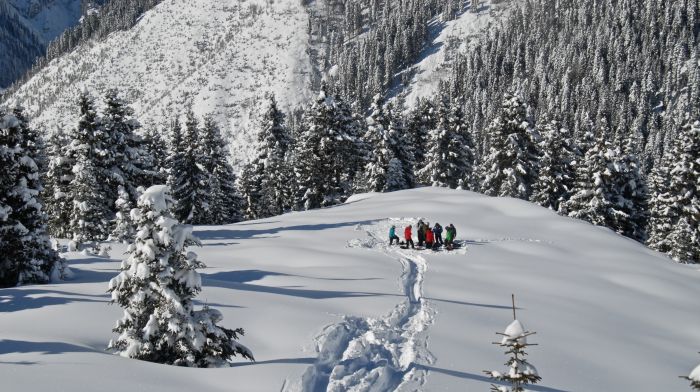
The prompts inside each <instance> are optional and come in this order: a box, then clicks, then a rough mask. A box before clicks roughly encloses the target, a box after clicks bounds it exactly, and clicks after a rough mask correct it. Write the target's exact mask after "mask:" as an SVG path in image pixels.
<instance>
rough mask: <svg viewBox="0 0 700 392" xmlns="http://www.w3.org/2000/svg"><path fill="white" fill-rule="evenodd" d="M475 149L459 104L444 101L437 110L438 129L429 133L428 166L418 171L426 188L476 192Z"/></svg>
mask: <svg viewBox="0 0 700 392" xmlns="http://www.w3.org/2000/svg"><path fill="white" fill-rule="evenodd" d="M474 160H475V157H474V146H473V143H472V140H471V135H469V134H467V133H466V130H465V128H464V113H463V112H462V109H461V107H460V106H459V104H455V105H454V106H452V107H451V104H450V102H449V101H448V100H446V99H445V100H443V101H441V103H440V106H439V107H438V121H437V127H436V128H435V129H434V130H431V131H430V139H429V140H428V152H427V154H426V156H425V166H423V168H422V169H421V170H419V171H418V177H419V179H420V181H421V183H423V184H430V185H432V186H440V187H448V188H452V189H455V188H458V187H462V188H468V189H473V183H474V180H473V174H474V170H473V168H474Z"/></svg>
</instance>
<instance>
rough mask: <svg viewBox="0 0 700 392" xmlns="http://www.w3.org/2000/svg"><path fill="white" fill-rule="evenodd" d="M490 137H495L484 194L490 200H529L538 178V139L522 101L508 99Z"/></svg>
mask: <svg viewBox="0 0 700 392" xmlns="http://www.w3.org/2000/svg"><path fill="white" fill-rule="evenodd" d="M486 134H488V135H489V136H490V137H491V146H490V150H489V152H488V154H487V155H486V157H485V159H484V161H483V163H482V165H481V173H482V175H483V176H484V178H483V181H482V182H481V189H482V191H483V192H484V193H485V194H487V195H489V196H510V197H517V198H521V199H526V200H527V199H528V198H529V196H530V192H531V187H532V185H533V184H534V183H535V178H536V175H537V156H536V148H535V142H536V141H537V137H536V134H535V132H534V130H533V129H532V128H531V127H530V124H529V123H528V121H527V116H526V110H525V105H524V104H523V103H522V102H521V101H520V99H519V98H518V97H516V96H511V95H506V96H505V98H504V100H503V104H502V105H501V112H500V113H499V115H498V117H496V118H495V119H494V120H493V121H492V122H491V124H490V125H489V127H488V129H487V130H486Z"/></svg>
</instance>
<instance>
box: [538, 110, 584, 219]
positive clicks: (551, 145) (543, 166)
mask: <svg viewBox="0 0 700 392" xmlns="http://www.w3.org/2000/svg"><path fill="white" fill-rule="evenodd" d="M541 135H542V139H541V140H540V142H539V143H538V144H537V148H538V152H539V154H538V155H539V157H540V159H539V165H538V166H539V173H538V175H537V179H536V181H535V183H534V184H533V186H532V196H531V197H530V200H531V201H532V202H534V203H537V204H539V205H541V206H542V207H545V208H549V209H551V210H554V211H559V210H560V209H559V206H560V204H561V203H562V202H564V201H566V200H568V198H569V196H570V192H571V190H572V188H573V182H574V168H573V163H574V161H575V156H576V155H575V148H574V147H573V146H572V142H571V138H572V137H571V134H570V133H569V131H568V130H567V129H564V128H561V126H560V125H559V123H558V122H556V121H551V122H547V123H546V124H545V126H544V127H543V129H542V131H541Z"/></svg>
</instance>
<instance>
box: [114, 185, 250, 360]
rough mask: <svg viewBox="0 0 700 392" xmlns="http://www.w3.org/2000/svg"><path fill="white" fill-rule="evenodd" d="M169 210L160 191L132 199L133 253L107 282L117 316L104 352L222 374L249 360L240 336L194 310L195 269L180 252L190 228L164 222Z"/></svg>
mask: <svg viewBox="0 0 700 392" xmlns="http://www.w3.org/2000/svg"><path fill="white" fill-rule="evenodd" d="M171 203H172V200H171V198H170V196H169V194H168V188H167V187H166V186H162V185H160V186H152V187H151V188H149V189H148V190H146V191H145V192H144V193H143V195H142V196H141V197H140V198H139V201H138V210H135V213H134V217H135V220H136V224H137V226H138V234H137V236H136V239H135V244H134V247H133V248H132V250H131V251H130V253H129V257H128V259H126V260H124V262H123V263H122V268H121V269H122V272H121V273H120V274H119V275H118V276H117V277H115V278H113V279H112V280H111V281H110V282H109V291H110V292H111V293H112V300H113V301H114V302H117V303H118V304H119V305H120V306H121V307H122V308H124V316H123V318H122V319H121V320H119V321H118V322H117V326H116V327H115V328H114V332H116V333H118V334H119V336H118V338H117V339H116V340H114V341H111V342H110V344H109V348H110V349H112V350H115V351H116V352H118V353H119V354H120V355H122V356H125V357H128V358H136V359H141V360H146V361H151V362H157V363H163V364H171V365H177V366H188V367H221V366H227V365H228V363H229V361H230V360H232V359H233V357H235V356H238V355H240V356H242V357H244V358H248V359H251V360H252V359H253V355H252V353H251V352H250V350H248V349H247V348H246V347H244V346H243V345H241V344H240V343H238V341H237V340H238V337H239V335H243V330H242V329H240V328H238V329H235V330H231V329H227V328H224V327H220V326H218V325H217V323H218V322H220V321H221V319H222V316H221V313H220V312H219V311H217V310H214V309H211V308H209V307H206V306H205V307H204V308H203V309H202V310H194V304H193V300H194V297H195V296H196V295H197V294H198V293H199V292H200V291H201V276H200V275H199V273H198V272H197V271H196V269H197V268H201V267H203V264H202V263H201V262H200V261H199V260H198V259H197V256H196V255H195V254H194V253H192V252H188V251H186V248H187V247H188V246H191V245H195V244H198V240H197V239H196V238H195V237H194V236H193V235H192V227H191V226H187V225H181V224H178V222H177V220H175V219H173V217H172V216H170V214H169V212H168V211H169V210H170V209H171Z"/></svg>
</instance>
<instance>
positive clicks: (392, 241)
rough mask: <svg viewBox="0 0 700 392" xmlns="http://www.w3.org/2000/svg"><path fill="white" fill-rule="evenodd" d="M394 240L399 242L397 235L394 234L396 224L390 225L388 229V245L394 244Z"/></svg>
mask: <svg viewBox="0 0 700 392" xmlns="http://www.w3.org/2000/svg"><path fill="white" fill-rule="evenodd" d="M394 240H396V244H397V245H398V244H399V240H400V238H399V236H397V235H396V226H394V225H392V226H391V228H390V229H389V245H390V246H391V245H394Z"/></svg>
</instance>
